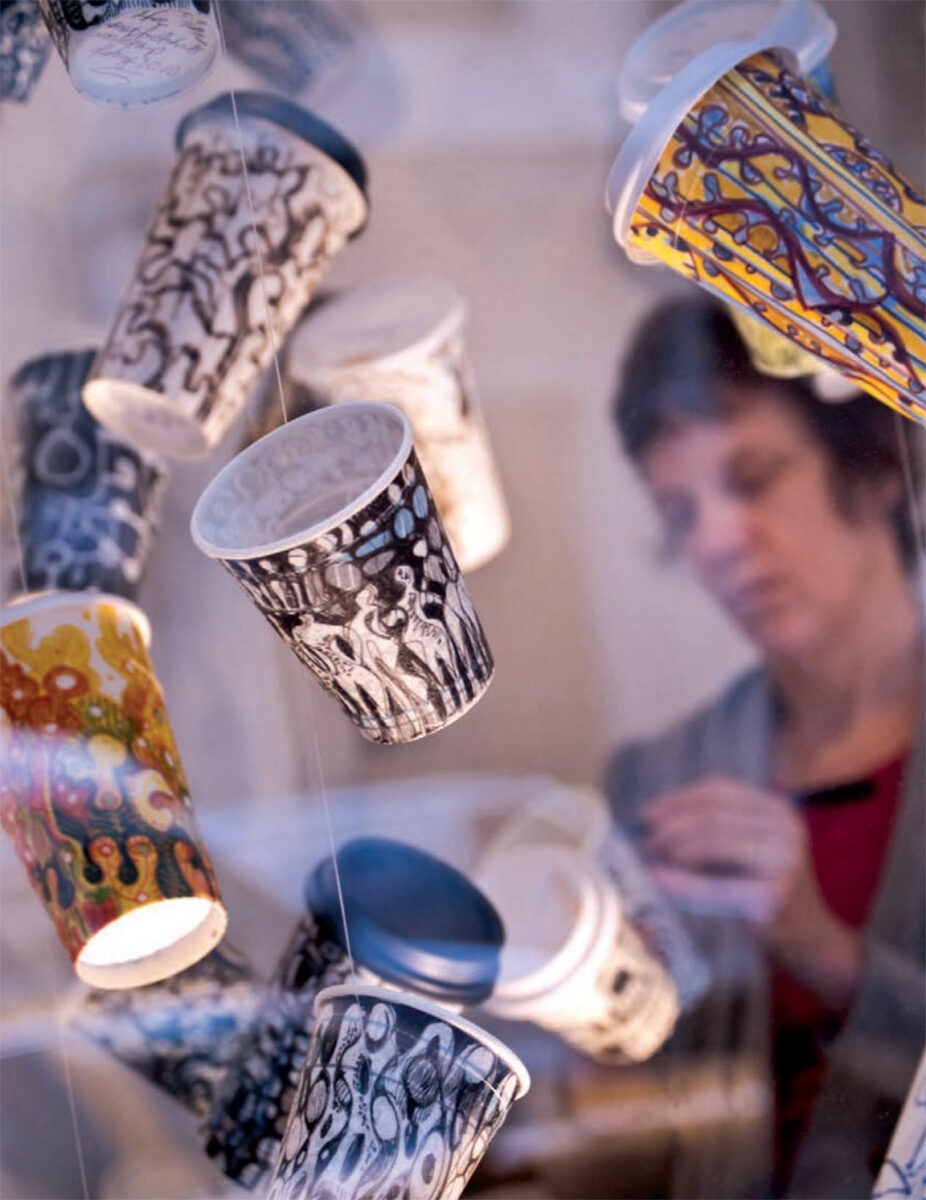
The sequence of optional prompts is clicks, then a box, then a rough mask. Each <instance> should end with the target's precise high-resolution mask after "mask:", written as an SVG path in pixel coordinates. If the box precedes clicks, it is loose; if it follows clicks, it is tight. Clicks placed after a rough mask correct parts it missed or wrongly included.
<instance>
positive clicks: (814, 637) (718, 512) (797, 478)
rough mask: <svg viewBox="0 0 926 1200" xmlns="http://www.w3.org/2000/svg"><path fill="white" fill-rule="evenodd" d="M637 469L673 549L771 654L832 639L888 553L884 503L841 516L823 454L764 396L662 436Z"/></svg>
mask: <svg viewBox="0 0 926 1200" xmlns="http://www.w3.org/2000/svg"><path fill="white" fill-rule="evenodd" d="M643 474H644V477H645V479H646V481H647V483H648V485H649V488H650V490H651V492H652V494H653V497H654V499H655V501H656V505H657V507H658V509H659V511H660V513H661V515H662V519H663V522H664V524H665V526H666V531H667V534H668V536H669V539H670V542H671V544H672V545H674V546H675V547H676V548H677V549H678V550H679V551H680V552H681V553H682V554H683V555H684V557H685V558H686V559H688V561H689V562H690V563H691V564H692V566H693V567H694V569H695V571H696V572H697V574H698V576H699V578H700V579H701V581H702V583H703V584H704V586H705V587H706V588H707V590H708V591H709V592H710V594H711V595H712V596H714V598H715V599H716V600H717V601H718V602H719V603H720V604H721V605H722V607H723V608H724V609H725V610H726V611H727V612H728V613H729V615H730V616H731V617H732V618H733V620H734V621H735V622H736V623H737V625H739V627H740V628H741V629H742V630H743V632H744V633H745V634H746V635H747V636H748V637H749V638H751V639H752V640H753V641H754V642H755V643H756V644H757V645H758V646H759V647H760V648H761V649H762V650H763V651H764V652H765V653H766V654H767V655H768V656H770V657H771V658H775V657H779V656H780V657H783V658H788V657H791V656H794V655H800V654H803V653H806V652H807V651H809V650H811V649H813V647H814V646H816V645H821V644H823V643H824V642H825V641H826V640H827V639H829V638H832V637H833V636H834V635H835V636H837V637H838V636H839V631H840V630H841V629H845V627H846V626H845V621H846V619H851V615H852V610H853V605H854V603H855V602H856V597H857V596H858V595H859V594H860V593H859V589H860V588H861V587H862V586H863V585H864V584H865V582H866V581H868V580H870V577H871V571H872V569H873V564H876V563H877V564H883V563H884V561H885V552H886V549H887V552H888V553H890V552H891V545H892V539H893V533H892V530H891V527H890V525H889V519H888V517H887V515H886V512H885V504H884V502H883V501H881V502H876V501H875V499H874V497H872V496H871V495H870V494H869V497H868V501H867V503H863V502H862V501H861V500H860V501H859V503H858V505H857V508H858V511H857V512H853V515H852V518H851V520H850V519H848V518H847V517H846V516H845V515H844V514H843V513H841V512H840V511H839V509H838V508H837V506H836V503H835V501H834V498H833V487H832V483H831V472H830V467H829V464H828V461H827V458H826V452H825V450H824V449H823V448H822V447H821V446H819V445H818V444H817V442H816V441H815V440H814V439H813V437H812V435H811V434H810V433H809V432H808V431H807V430H806V428H805V427H804V424H803V422H802V420H801V417H800V416H799V415H798V414H797V413H794V412H793V411H792V410H791V409H790V408H789V407H788V406H787V404H786V402H782V401H781V400H779V399H778V398H777V397H776V395H775V392H774V390H772V389H769V391H767V392H766V391H756V392H754V393H752V394H751V395H750V397H749V400H748V401H747V402H744V403H743V405H742V406H741V407H740V408H739V409H737V410H735V412H734V414H733V415H732V416H730V417H729V418H725V419H719V420H700V419H692V420H691V421H688V422H685V423H683V424H681V425H679V427H678V428H677V430H673V431H672V432H670V433H667V434H665V435H663V436H662V437H661V438H659V439H658V440H657V441H656V442H655V443H654V444H653V446H652V447H651V448H650V450H649V451H648V452H647V453H646V455H645V456H644V459H643ZM885 539H887V541H885ZM888 561H889V560H888Z"/></svg>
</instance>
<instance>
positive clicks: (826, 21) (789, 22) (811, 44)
mask: <svg viewBox="0 0 926 1200" xmlns="http://www.w3.org/2000/svg"><path fill="white" fill-rule="evenodd" d="M768 3H769V0H765V5H767V4H768ZM772 3H774V5H775V8H774V9H773V10H772V11H771V12H769V11H768V10H767V8H764V5H763V4H756V3H754V2H753V0H739V3H738V4H733V3H730V0H722V3H721V4H718V0H685V3H683V4H678V5H676V6H675V8H672V9H670V10H669V11H668V12H666V13H664V14H663V15H662V16H661V17H658V18H657V19H656V20H655V21H653V22H651V23H650V24H649V25H647V27H646V28H645V29H644V30H643V31H642V33H640V35H639V36H638V37H637V39H636V40H635V41H634V43H633V44H632V45H631V47H630V49H629V50H628V51H627V53H626V54H625V55H624V58H623V60H622V62H621V65H620V67H619V69H618V95H619V99H620V110H621V115H622V116H623V117H624V118H625V120H627V121H631V122H633V121H636V120H638V119H639V117H641V116H642V115H643V113H644V112H645V111H646V109H647V107H648V106H649V105H650V104H651V103H652V101H653V100H654V99H655V96H656V94H657V93H658V92H659V91H660V90H661V88H662V87H663V86H664V84H665V83H668V81H669V79H668V78H666V79H665V80H664V82H663V83H662V84H660V83H658V82H655V80H657V79H658V75H655V73H654V66H655V65H656V64H659V66H661V67H667V66H668V65H669V64H668V63H665V62H663V63H660V62H659V52H660V43H663V46H665V44H666V41H667V39H668V42H669V45H671V44H672V42H673V41H674V42H675V44H679V43H684V40H685V34H686V33H689V32H691V31H692V27H693V26H694V30H693V32H694V34H695V36H696V37H697V34H698V30H697V24H698V22H699V20H703V19H704V18H707V20H708V22H709V24H710V26H711V27H712V28H713V26H714V23H715V21H716V19H717V18H718V17H719V18H720V20H721V22H723V21H724V20H725V19H726V18H727V17H728V16H739V17H740V18H741V17H742V16H745V15H747V14H748V19H749V21H750V23H751V22H753V21H755V27H754V28H753V29H752V30H751V31H749V32H748V33H747V31H745V30H744V31H743V32H742V33H741V34H739V35H738V36H739V37H740V38H742V39H744V40H745V39H746V38H747V37H749V38H750V39H752V38H768V39H770V40H774V41H775V42H776V43H777V44H778V45H780V46H782V47H784V48H787V49H790V50H791V51H792V52H793V53H794V55H795V56H796V58H797V60H798V62H799V64H800V68H801V70H802V71H813V70H814V69H815V68H816V67H818V66H819V65H820V64H821V63H822V62H824V61H825V59H826V57H827V55H828V54H829V52H830V50H831V49H832V48H833V43H834V42H835V41H836V37H837V28H836V23H835V22H834V21H833V20H832V18H831V17H829V16H828V15H827V13H826V12H824V10H823V8H822V7H821V6H820V4H819V3H818V2H817V0H772ZM763 9H764V12H763ZM700 53H703V51H701V52H700ZM641 59H642V63H641V62H640V60H641ZM654 59H655V63H654ZM635 60H636V61H635ZM689 61H690V60H689ZM669 78H671V76H669Z"/></svg>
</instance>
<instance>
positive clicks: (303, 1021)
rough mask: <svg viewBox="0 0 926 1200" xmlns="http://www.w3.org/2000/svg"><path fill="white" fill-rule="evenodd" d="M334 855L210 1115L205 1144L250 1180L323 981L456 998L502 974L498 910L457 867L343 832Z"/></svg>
mask: <svg viewBox="0 0 926 1200" xmlns="http://www.w3.org/2000/svg"><path fill="white" fill-rule="evenodd" d="M337 863H338V867H337V871H335V869H334V860H333V859H331V858H328V859H324V860H323V861H322V862H321V863H319V864H318V866H317V867H316V868H315V870H314V871H313V872H312V873H311V875H310V876H309V878H308V880H307V881H306V903H307V905H308V908H309V914H310V915H307V916H306V917H305V918H303V920H302V922H301V923H300V925H299V927H298V928H297V929H296V931H295V933H294V935H293V937H292V939H291V940H290V943H289V945H288V946H287V947H286V950H285V952H284V954H283V957H282V958H281V960H280V964H279V966H278V968H277V971H276V974H275V976H274V981H273V985H272V987H271V988H270V990H269V992H268V994H267V996H266V999H265V1001H264V1004H263V1005H262V1007H261V1011H260V1013H259V1014H258V1017H257V1019H256V1021H255V1023H254V1026H253V1029H252V1033H251V1036H250V1038H249V1040H248V1044H247V1048H246V1050H245V1052H244V1053H243V1054H242V1056H241V1059H240V1062H239V1063H238V1065H237V1067H236V1068H235V1070H234V1071H233V1072H231V1073H230V1074H229V1077H228V1079H227V1081H226V1086H225V1087H224V1088H223V1091H222V1094H221V1097H220V1099H219V1102H218V1103H217V1104H216V1106H215V1109H214V1111H213V1113H212V1115H211V1118H210V1120H209V1122H208V1124H207V1142H206V1151H207V1153H208V1154H209V1155H210V1157H212V1158H214V1159H215V1161H216V1163H217V1164H218V1165H219V1167H220V1168H221V1169H222V1170H223V1171H224V1172H225V1174H226V1175H229V1176H230V1177H231V1178H232V1179H235V1180H236V1181H237V1182H238V1183H241V1184H243V1185H244V1186H246V1187H250V1188H253V1189H257V1188H259V1187H262V1186H264V1185H265V1184H266V1183H267V1182H268V1180H269V1172H270V1168H271V1167H272V1165H273V1162H274V1160H275V1158H276V1154H277V1150H278V1147H279V1144H280V1141H281V1139H282V1137H283V1133H284V1130H285V1125H286V1118H287V1116H288V1114H289V1110H290V1108H291V1106H292V1102H293V1098H294V1096H295V1090H296V1087H297V1085H298V1082H299V1076H300V1073H301V1071H302V1067H303V1065H304V1063H305V1059H306V1053H307V1051H308V1046H309V1039H310V1037H311V1033H312V1027H313V1024H314V1002H315V998H316V996H317V995H318V993H319V992H320V991H322V990H323V989H324V988H326V987H331V986H333V985H336V984H340V983H346V982H347V981H348V980H351V981H353V982H358V983H363V984H369V985H376V986H383V987H389V988H394V989H396V990H398V991H402V992H406V991H413V992H415V994H416V995H424V996H427V997H429V998H430V999H432V1000H437V1001H438V1002H439V1003H440V1004H442V1005H445V1006H447V1007H453V1008H454V1009H457V1008H459V1007H462V1005H463V1004H466V1003H471V1002H472V1003H478V1001H479V1000H481V999H484V998H485V997H486V996H487V995H488V994H489V993H490V992H491V989H492V986H493V983H494V981H495V978H496V976H497V973H498V960H499V949H500V946H501V943H502V940H503V931H502V927H501V922H500V921H499V919H498V914H497V913H496V912H495V910H494V909H493V908H492V907H491V905H490V904H489V903H488V901H487V900H486V898H485V897H484V896H483V895H482V893H481V892H479V891H478V890H477V889H476V888H475V887H474V886H473V884H472V883H471V882H470V881H469V880H468V879H467V878H466V877H465V876H464V875H462V874H461V873H460V872H458V871H456V870H454V868H453V867H451V866H449V865H448V864H447V863H444V862H442V861H441V860H440V859H437V858H434V857H433V856H432V855H430V854H427V853H426V852H424V851H422V850H419V849H417V848H416V847H414V846H409V845H405V844H404V843H401V842H394V841H390V840H388V839H385V838H357V839H354V840H353V841H351V842H348V843H347V844H346V845H345V846H342V847H341V849H340V850H339V851H338V856H337ZM422 898H425V901H426V904H427V909H428V916H427V920H423V919H422ZM345 921H346V925H347V928H348V929H350V931H351V938H350V950H351V955H350V956H349V955H348V952H347V936H346V933H345ZM351 956H352V957H351Z"/></svg>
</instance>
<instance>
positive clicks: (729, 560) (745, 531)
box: [688, 499, 752, 573]
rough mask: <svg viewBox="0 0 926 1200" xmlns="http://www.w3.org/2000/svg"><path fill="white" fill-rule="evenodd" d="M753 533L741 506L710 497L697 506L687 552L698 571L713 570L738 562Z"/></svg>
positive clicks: (746, 549) (747, 549)
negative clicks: (710, 498)
mask: <svg viewBox="0 0 926 1200" xmlns="http://www.w3.org/2000/svg"><path fill="white" fill-rule="evenodd" d="M751 542H752V534H751V530H750V525H749V519H748V516H747V514H746V513H745V512H744V510H743V507H742V505H740V504H737V503H735V502H734V501H732V500H722V499H718V500H711V501H708V502H706V503H704V504H702V505H701V506H700V507H699V510H698V515H697V519H696V521H695V524H694V528H693V529H692V530H691V533H690V535H689V538H688V552H689V555H690V557H691V559H692V561H693V563H694V565H695V566H696V567H697V568H698V570H699V571H701V572H705V573H713V572H714V571H716V570H719V569H722V568H724V567H727V566H731V565H733V564H735V563H736V562H738V561H739V560H740V559H741V558H742V556H743V555H744V554H746V553H747V552H748V551H749V548H750V545H751Z"/></svg>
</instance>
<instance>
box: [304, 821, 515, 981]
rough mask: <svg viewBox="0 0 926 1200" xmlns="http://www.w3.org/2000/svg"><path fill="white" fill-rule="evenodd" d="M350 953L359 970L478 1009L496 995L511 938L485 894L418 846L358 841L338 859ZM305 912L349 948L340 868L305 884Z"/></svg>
mask: <svg viewBox="0 0 926 1200" xmlns="http://www.w3.org/2000/svg"><path fill="white" fill-rule="evenodd" d="M338 871H339V873H340V877H341V888H342V891H343V895H344V907H345V910H346V914H347V927H348V930H349V933H350V948H351V952H352V953H353V956H354V959H355V961H356V962H357V964H358V966H363V967H366V968H367V970H370V971H373V972H374V973H375V974H376V975H378V976H380V978H381V979H383V980H385V981H386V982H388V983H392V984H395V985H396V986H397V987H402V988H406V989H408V990H409V991H414V992H418V993H420V994H421V995H424V996H428V997H430V998H432V999H435V1000H438V1001H444V1002H447V1001H450V1002H454V1003H457V1004H478V1003H480V1001H482V1000H485V999H486V997H487V996H489V995H490V994H491V992H492V988H493V986H494V984H495V980H496V978H497V976H498V969H499V952H500V950H501V947H502V943H503V941H504V937H505V932H504V928H503V926H502V922H501V918H500V917H499V915H498V913H497V912H496V911H495V909H494V908H493V906H492V905H491V904H490V902H489V901H488V900H487V899H486V897H485V896H484V895H483V894H482V892H481V891H479V889H478V888H477V887H476V886H475V885H474V884H472V883H470V881H469V880H468V879H467V878H466V876H465V875H462V874H461V873H460V872H459V871H457V870H456V869H455V868H454V867H451V866H449V865H448V864H447V863H444V862H441V860H440V859H438V858H434V856H433V855H431V854H427V853H426V852H425V851H423V850H418V849H416V848H415V847H414V846H407V845H405V844H403V843H401V842H393V841H390V840H387V839H386V838H358V839H356V840H355V841H352V842H348V843H347V844H346V845H344V846H342V847H341V849H340V850H339V851H338ZM305 897H306V904H307V906H308V908H309V909H310V911H311V912H312V913H313V914H314V915H315V916H318V917H326V918H327V919H328V921H329V922H330V924H331V926H332V928H333V929H334V930H335V932H336V935H337V937H338V939H339V940H340V941H341V943H342V945H343V944H344V943H345V938H344V925H343V921H342V918H341V906H340V902H339V898H338V889H337V884H336V881H335V873H334V864H333V861H332V859H331V858H327V859H325V861H324V862H322V863H320V864H319V865H318V867H316V869H315V870H314V871H313V872H312V874H311V875H310V876H309V878H308V880H307V881H306V887H305Z"/></svg>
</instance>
